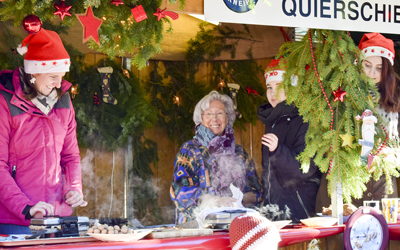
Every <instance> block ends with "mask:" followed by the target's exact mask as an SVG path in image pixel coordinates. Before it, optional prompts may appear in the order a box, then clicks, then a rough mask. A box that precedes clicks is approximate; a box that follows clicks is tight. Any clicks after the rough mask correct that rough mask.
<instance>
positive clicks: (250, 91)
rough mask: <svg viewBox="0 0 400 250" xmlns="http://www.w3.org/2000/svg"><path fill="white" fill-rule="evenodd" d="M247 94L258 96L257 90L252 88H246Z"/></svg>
mask: <svg viewBox="0 0 400 250" xmlns="http://www.w3.org/2000/svg"><path fill="white" fill-rule="evenodd" d="M246 92H247V94H255V95H258V92H257V91H256V90H254V89H252V88H250V86H248V87H247V88H246Z"/></svg>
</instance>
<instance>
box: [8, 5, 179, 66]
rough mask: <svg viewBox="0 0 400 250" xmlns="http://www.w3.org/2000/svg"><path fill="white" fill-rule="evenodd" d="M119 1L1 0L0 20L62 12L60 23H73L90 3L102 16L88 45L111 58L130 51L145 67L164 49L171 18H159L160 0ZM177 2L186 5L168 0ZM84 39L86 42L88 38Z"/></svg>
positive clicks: (47, 17)
mask: <svg viewBox="0 0 400 250" xmlns="http://www.w3.org/2000/svg"><path fill="white" fill-rule="evenodd" d="M116 2H117V3H114V4H112V3H110V0H65V1H64V0H60V1H49V0H7V1H5V2H1V1H0V18H1V21H7V20H10V19H12V20H13V22H14V25H15V26H20V25H21V23H22V22H23V20H24V18H25V17H26V16H28V15H36V16H38V17H39V18H40V19H41V21H42V22H45V21H48V20H52V19H55V18H57V19H59V18H60V17H61V16H62V20H61V26H64V27H65V26H67V27H71V26H72V25H73V24H74V22H77V21H78V18H77V17H76V16H75V15H76V14H82V13H85V12H86V11H87V10H88V8H89V7H91V9H92V11H93V15H94V17H95V18H98V19H101V22H102V23H101V25H100V27H99V29H98V31H96V30H95V31H96V32H95V33H97V32H98V34H95V36H96V37H97V36H98V41H95V40H93V39H88V46H89V48H91V49H95V50H97V51H98V52H101V53H105V54H107V55H108V56H109V57H110V58H115V57H116V56H118V55H122V56H128V55H131V56H132V64H133V65H134V66H137V67H138V68H143V67H145V66H146V61H147V60H149V59H150V58H151V57H152V56H154V54H156V53H161V47H160V44H161V41H162V40H163V32H164V23H167V24H168V25H169V28H168V29H167V31H168V32H171V31H172V25H171V19H168V18H161V19H158V17H156V16H155V15H153V14H157V13H158V9H157V8H158V7H160V5H161V3H162V1H161V0H138V1H136V0H135V1H128V0H125V2H124V1H116ZM178 2H179V6H180V8H181V9H183V7H184V6H185V0H169V1H168V3H171V4H175V3H178ZM118 3H119V4H118ZM61 4H64V5H61ZM56 6H57V7H58V8H57V7H56ZM60 6H63V7H62V10H63V11H60ZM65 7H67V8H65ZM137 10H139V12H138V11H137ZM60 12H61V13H62V15H61V14H60ZM57 13H58V14H57ZM66 13H67V14H66ZM136 13H138V14H136ZM138 15H139V16H138ZM89 26H90V25H89ZM85 28H88V27H85ZM84 41H85V42H86V39H84Z"/></svg>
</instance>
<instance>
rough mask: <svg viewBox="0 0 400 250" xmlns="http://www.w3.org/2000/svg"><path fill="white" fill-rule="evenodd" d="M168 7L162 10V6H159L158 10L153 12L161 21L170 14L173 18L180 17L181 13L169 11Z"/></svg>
mask: <svg viewBox="0 0 400 250" xmlns="http://www.w3.org/2000/svg"><path fill="white" fill-rule="evenodd" d="M166 9H167V8H165V9H163V10H160V8H158V7H157V12H156V13H153V15H154V16H156V17H157V21H160V20H161V18H163V17H164V18H165V17H166V16H169V17H170V18H172V20H176V19H178V18H179V14H178V13H175V12H172V11H167V10H166Z"/></svg>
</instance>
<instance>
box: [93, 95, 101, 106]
mask: <svg viewBox="0 0 400 250" xmlns="http://www.w3.org/2000/svg"><path fill="white" fill-rule="evenodd" d="M93 104H94V105H96V106H99V104H100V99H99V95H98V94H97V93H94V96H93Z"/></svg>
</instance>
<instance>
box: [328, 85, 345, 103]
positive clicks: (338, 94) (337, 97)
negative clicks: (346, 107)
mask: <svg viewBox="0 0 400 250" xmlns="http://www.w3.org/2000/svg"><path fill="white" fill-rule="evenodd" d="M332 93H333V95H334V96H335V99H333V101H335V102H336V101H337V100H340V101H341V102H343V97H344V96H345V95H346V94H347V92H346V91H343V90H342V87H339V88H338V90H336V91H332Z"/></svg>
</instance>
